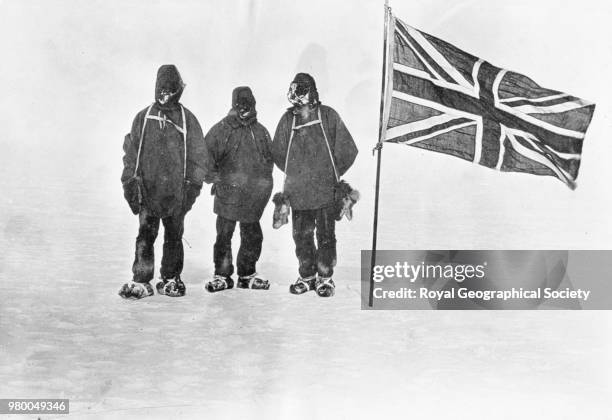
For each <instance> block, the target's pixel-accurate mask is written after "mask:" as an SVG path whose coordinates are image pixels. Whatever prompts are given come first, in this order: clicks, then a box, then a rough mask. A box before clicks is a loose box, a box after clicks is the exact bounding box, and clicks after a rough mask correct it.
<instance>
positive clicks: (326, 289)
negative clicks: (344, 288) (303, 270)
mask: <svg viewBox="0 0 612 420" xmlns="http://www.w3.org/2000/svg"><path fill="white" fill-rule="evenodd" d="M315 290H316V292H317V295H319V296H320V297H332V296H333V295H334V293H336V284H335V283H334V281H333V280H332V278H331V277H319V278H318V279H317V282H316V284H315Z"/></svg>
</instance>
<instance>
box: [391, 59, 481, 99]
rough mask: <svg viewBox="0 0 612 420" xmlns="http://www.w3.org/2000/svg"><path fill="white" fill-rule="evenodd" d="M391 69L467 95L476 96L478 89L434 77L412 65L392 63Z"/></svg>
mask: <svg viewBox="0 0 612 420" xmlns="http://www.w3.org/2000/svg"><path fill="white" fill-rule="evenodd" d="M393 70H397V71H400V72H402V73H405V74H409V75H411V76H414V77H418V78H420V79H425V80H428V81H430V82H431V83H433V84H434V85H436V86H440V87H443V88H446V89H452V90H455V91H457V92H461V93H463V94H466V95H469V96H471V97H473V98H477V97H478V90H476V91H475V90H474V88H473V87H472V88H469V89H467V88H465V87H464V86H461V85H457V84H455V83H449V82H447V81H446V80H444V79H434V78H432V77H431V76H430V75H429V74H428V73H427V72H425V71H423V70H419V69H415V68H413V67H408V66H405V65H403V64H400V63H393ZM478 89H480V87H478Z"/></svg>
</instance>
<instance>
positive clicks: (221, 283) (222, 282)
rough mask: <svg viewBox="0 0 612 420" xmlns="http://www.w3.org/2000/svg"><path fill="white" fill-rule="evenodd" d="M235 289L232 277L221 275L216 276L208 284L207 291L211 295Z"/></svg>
mask: <svg viewBox="0 0 612 420" xmlns="http://www.w3.org/2000/svg"><path fill="white" fill-rule="evenodd" d="M233 287H234V280H232V278H231V277H230V276H222V275H220V274H215V277H214V278H213V279H212V280H211V281H209V282H208V283H206V290H207V291H209V292H210V293H215V292H220V291H222V290H227V289H231V288H233Z"/></svg>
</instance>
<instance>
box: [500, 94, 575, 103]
mask: <svg viewBox="0 0 612 420" xmlns="http://www.w3.org/2000/svg"><path fill="white" fill-rule="evenodd" d="M568 96H572V95H570V94H568V93H559V94H557V95H550V96H543V97H541V98H524V97H515V98H504V99H500V100H499V101H500V102H502V103H509V102H517V101H529V102H546V101H552V100H555V99H561V98H567V97H568Z"/></svg>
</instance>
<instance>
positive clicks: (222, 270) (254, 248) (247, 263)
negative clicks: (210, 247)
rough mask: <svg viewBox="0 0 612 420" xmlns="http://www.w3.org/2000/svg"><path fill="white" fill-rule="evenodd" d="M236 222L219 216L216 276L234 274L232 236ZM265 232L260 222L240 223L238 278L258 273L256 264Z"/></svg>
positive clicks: (215, 251) (215, 258)
mask: <svg viewBox="0 0 612 420" xmlns="http://www.w3.org/2000/svg"><path fill="white" fill-rule="evenodd" d="M236 223H237V222H236V221H235V220H230V219H226V218H225V217H222V216H217V240H216V242H215V246H214V256H213V258H214V262H215V274H218V275H221V276H226V277H229V276H231V275H232V274H234V265H233V262H232V236H233V235H234V230H235V229H236ZM262 243H263V232H262V231H261V225H260V224H259V222H253V223H243V222H240V249H239V250H238V258H237V261H236V265H237V266H238V276H239V277H245V276H250V275H251V274H254V273H255V272H256V264H257V261H258V260H259V257H260V255H261V246H262Z"/></svg>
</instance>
